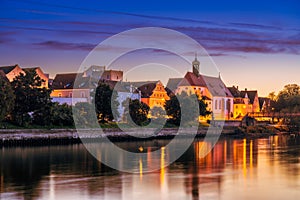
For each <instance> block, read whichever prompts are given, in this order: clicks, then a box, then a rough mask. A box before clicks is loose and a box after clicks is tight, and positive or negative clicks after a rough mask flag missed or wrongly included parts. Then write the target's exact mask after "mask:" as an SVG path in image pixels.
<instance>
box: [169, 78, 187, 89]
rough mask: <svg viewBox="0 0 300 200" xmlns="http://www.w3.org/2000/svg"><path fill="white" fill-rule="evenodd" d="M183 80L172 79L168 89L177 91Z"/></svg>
mask: <svg viewBox="0 0 300 200" xmlns="http://www.w3.org/2000/svg"><path fill="white" fill-rule="evenodd" d="M182 79H183V78H170V79H169V80H168V83H167V86H166V88H168V89H169V90H171V91H175V90H176V88H177V86H178V85H179V83H180V82H181V81H182Z"/></svg>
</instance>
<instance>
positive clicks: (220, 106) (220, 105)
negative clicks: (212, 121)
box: [219, 100, 222, 110]
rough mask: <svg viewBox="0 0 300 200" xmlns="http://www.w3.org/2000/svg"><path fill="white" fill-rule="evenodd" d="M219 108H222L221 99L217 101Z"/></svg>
mask: <svg viewBox="0 0 300 200" xmlns="http://www.w3.org/2000/svg"><path fill="white" fill-rule="evenodd" d="M219 109H220V110H221V109H222V100H220V101H219Z"/></svg>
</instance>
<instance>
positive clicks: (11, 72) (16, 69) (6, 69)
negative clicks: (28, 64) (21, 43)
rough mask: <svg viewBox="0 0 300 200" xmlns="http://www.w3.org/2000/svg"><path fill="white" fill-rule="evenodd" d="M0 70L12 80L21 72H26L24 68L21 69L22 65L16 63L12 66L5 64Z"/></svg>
mask: <svg viewBox="0 0 300 200" xmlns="http://www.w3.org/2000/svg"><path fill="white" fill-rule="evenodd" d="M0 70H1V71H2V72H3V73H4V74H5V76H6V78H7V79H8V80H9V81H10V82H12V81H13V80H14V78H15V77H16V76H18V75H19V74H20V73H24V74H25V72H24V70H23V69H21V67H20V66H19V65H18V64H16V65H12V66H3V67H0Z"/></svg>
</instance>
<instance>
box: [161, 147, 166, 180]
mask: <svg viewBox="0 0 300 200" xmlns="http://www.w3.org/2000/svg"><path fill="white" fill-rule="evenodd" d="M160 184H161V186H163V185H164V184H165V147H162V148H161V157H160Z"/></svg>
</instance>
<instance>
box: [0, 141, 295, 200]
mask: <svg viewBox="0 0 300 200" xmlns="http://www.w3.org/2000/svg"><path fill="white" fill-rule="evenodd" d="M164 142H165V143H167V141H155V142H144V143H143V146H144V151H146V152H148V153H149V154H148V155H149V156H148V157H147V160H146V161H142V160H138V162H137V166H134V167H136V168H137V169H138V171H139V173H136V174H130V173H122V172H118V171H116V170H113V169H110V168H108V167H106V166H104V165H102V164H101V163H99V162H98V161H97V160H96V159H94V158H93V157H92V156H90V155H89V153H88V152H87V151H86V150H85V148H84V146H83V145H80V144H74V145H67V146H45V147H9V148H8V147H5V148H4V147H2V148H1V151H0V178H1V179H0V192H1V194H0V199H81V200H83V199H109V200H111V199H143V200H144V199H145V200H147V199H151V200H152V199H172V200H173V199H225V200H227V199H230V200H231V199H251V200H252V199H299V197H300V137H289V136H274V137H270V138H269V139H257V140H248V139H242V140H233V139H222V140H220V141H219V142H218V143H217V144H216V146H215V147H214V148H213V150H212V151H211V152H210V153H209V154H208V155H207V156H205V157H203V156H202V154H203V152H205V149H207V148H210V144H209V143H205V142H203V140H196V141H195V142H194V143H193V144H192V145H191V147H190V148H189V149H188V151H187V152H186V153H185V154H184V155H182V156H181V157H180V158H179V159H178V160H177V161H176V162H175V163H173V164H171V165H170V166H168V167H166V168H162V169H160V170H158V171H155V172H151V173H144V172H143V166H146V165H151V163H155V162H160V164H161V166H164V165H165V163H166V162H167V161H168V159H169V158H170V156H171V155H170V152H168V151H166V149H165V148H161V150H160V151H161V157H160V158H159V159H158V160H153V158H151V154H150V151H151V148H152V146H153V148H157V143H161V144H163V143H164ZM119 145H120V146H122V145H123V146H127V147H129V148H133V149H134V148H136V147H139V146H140V145H141V144H140V143H137V142H130V143H120V144H119ZM99 153H101V152H99Z"/></svg>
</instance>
